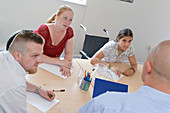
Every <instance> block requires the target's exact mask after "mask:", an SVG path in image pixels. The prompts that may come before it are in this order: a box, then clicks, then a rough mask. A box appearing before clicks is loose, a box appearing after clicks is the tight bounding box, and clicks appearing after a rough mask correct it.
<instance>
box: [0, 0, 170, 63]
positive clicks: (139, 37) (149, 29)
mask: <svg viewBox="0 0 170 113" xmlns="http://www.w3.org/2000/svg"><path fill="white" fill-rule="evenodd" d="M62 4H68V5H70V6H71V7H72V8H73V9H74V11H75V18H74V20H73V23H72V25H71V26H72V27H73V29H74V33H75V37H74V54H75V55H79V50H81V49H82V45H83V41H84V31H83V30H82V29H81V28H80V27H79V25H80V23H82V24H83V25H84V26H86V28H87V33H88V34H95V35H102V36H106V33H104V32H103V28H106V29H108V30H109V32H110V35H111V39H110V40H112V39H113V38H115V37H116V35H117V34H118V32H119V30H120V29H122V28H124V27H129V28H131V29H132V30H133V32H134V41H133V45H134V47H135V50H136V56H137V60H138V62H143V61H144V60H145V58H146V56H147V54H148V48H149V47H150V46H153V45H155V44H157V43H158V42H160V41H161V40H165V39H170V32H168V31H169V30H170V21H169V20H170V0H134V2H133V4H131V3H126V2H122V1H119V0H88V3H87V7H86V6H82V5H77V4H72V3H68V2H62V1H61V0H0V45H1V46H5V43H6V41H7V39H8V37H9V36H10V34H11V33H12V32H14V31H16V30H18V29H36V28H37V27H38V26H39V25H40V24H42V23H44V22H45V21H46V19H47V18H48V17H49V16H51V15H52V14H53V13H54V12H55V11H56V10H57V9H58V7H59V6H60V5H62Z"/></svg>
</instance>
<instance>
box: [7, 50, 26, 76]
mask: <svg viewBox="0 0 170 113" xmlns="http://www.w3.org/2000/svg"><path fill="white" fill-rule="evenodd" d="M5 52H7V58H8V60H9V61H10V62H13V63H14V64H16V67H17V68H18V69H19V70H20V71H21V72H22V73H23V74H24V75H25V76H26V74H27V72H26V71H25V69H24V68H23V67H22V66H21V65H20V64H19V62H18V61H16V60H15V58H14V57H13V55H12V54H11V53H10V52H8V51H5Z"/></svg>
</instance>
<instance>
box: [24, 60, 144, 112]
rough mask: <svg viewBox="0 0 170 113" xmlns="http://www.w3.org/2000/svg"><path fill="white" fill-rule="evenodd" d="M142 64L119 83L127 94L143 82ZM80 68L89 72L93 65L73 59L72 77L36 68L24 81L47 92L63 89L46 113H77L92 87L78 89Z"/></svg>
mask: <svg viewBox="0 0 170 113" xmlns="http://www.w3.org/2000/svg"><path fill="white" fill-rule="evenodd" d="M113 65H114V66H117V67H119V68H120V69H122V70H125V69H127V68H129V67H130V65H129V64H126V63H113ZM142 67H143V65H142V64H138V70H137V71H136V72H135V74H134V75H132V76H129V77H126V76H124V77H123V78H121V79H120V80H119V81H117V82H119V83H123V84H127V85H128V88H129V89H128V91H129V92H135V91H136V90H137V89H138V88H139V87H140V86H142V84H143V82H142V79H141V73H142ZM80 68H83V70H87V71H91V70H92V69H93V65H92V64H90V62H89V60H84V59H74V60H73V72H72V76H70V77H68V78H66V79H63V78H60V77H58V76H56V75H54V74H52V73H50V72H48V71H45V70H43V69H41V68H38V72H37V73H35V74H31V75H28V76H27V77H26V79H27V80H28V81H30V82H32V83H34V84H36V85H40V86H41V87H42V88H46V89H49V90H52V89H65V90H66V91H65V92H55V94H56V99H58V100H59V101H60V102H59V103H58V104H56V105H55V106H54V107H53V108H51V109H50V110H49V111H48V112H47V113H78V110H79V109H80V108H81V106H83V105H84V104H85V103H86V102H88V101H89V100H90V99H91V97H92V94H93V86H90V87H89V90H88V91H83V90H81V89H80V88H79V83H78V82H77V77H78V74H79V70H80ZM28 109H29V112H30V113H42V112H41V111H39V110H38V109H37V108H35V107H33V106H32V105H30V104H28Z"/></svg>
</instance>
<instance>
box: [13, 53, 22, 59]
mask: <svg viewBox="0 0 170 113" xmlns="http://www.w3.org/2000/svg"><path fill="white" fill-rule="evenodd" d="M13 55H14V58H15V60H17V61H19V60H20V59H21V57H22V55H21V52H19V51H14V53H13Z"/></svg>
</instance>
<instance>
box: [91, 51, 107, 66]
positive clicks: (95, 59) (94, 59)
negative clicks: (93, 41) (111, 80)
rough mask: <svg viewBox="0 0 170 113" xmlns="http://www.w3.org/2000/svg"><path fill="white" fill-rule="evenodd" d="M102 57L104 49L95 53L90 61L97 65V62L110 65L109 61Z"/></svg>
mask: <svg viewBox="0 0 170 113" xmlns="http://www.w3.org/2000/svg"><path fill="white" fill-rule="evenodd" d="M102 58H104V53H103V51H101V50H99V51H97V52H96V53H95V54H94V55H93V57H92V58H91V60H90V63H91V64H93V65H95V64H97V63H103V64H105V65H107V66H109V64H108V63H106V62H104V61H102V60H101V59H102Z"/></svg>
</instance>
